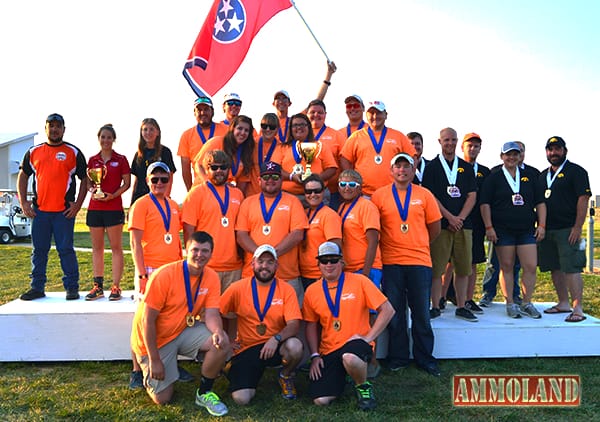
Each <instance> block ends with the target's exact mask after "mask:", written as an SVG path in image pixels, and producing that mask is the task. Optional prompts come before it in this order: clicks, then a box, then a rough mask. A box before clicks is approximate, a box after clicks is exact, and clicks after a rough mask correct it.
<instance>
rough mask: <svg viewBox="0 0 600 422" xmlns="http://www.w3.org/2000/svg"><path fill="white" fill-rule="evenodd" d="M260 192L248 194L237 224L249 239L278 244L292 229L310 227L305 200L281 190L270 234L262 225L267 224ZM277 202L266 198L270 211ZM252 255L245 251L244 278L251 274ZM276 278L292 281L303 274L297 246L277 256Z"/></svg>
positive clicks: (270, 224)
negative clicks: (303, 202) (303, 205)
mask: <svg viewBox="0 0 600 422" xmlns="http://www.w3.org/2000/svg"><path fill="white" fill-rule="evenodd" d="M260 197H261V194H258V195H252V196H249V197H247V198H246V199H245V200H244V202H242V206H241V207H240V212H239V214H238V218H237V220H236V224H235V230H236V231H245V232H248V233H249V235H250V238H251V239H252V240H254V242H255V243H256V244H257V245H259V246H260V245H262V244H265V243H268V244H269V245H272V246H273V247H276V246H277V245H278V244H279V242H281V241H282V240H283V239H284V238H285V237H286V236H287V235H288V234H289V233H290V232H292V231H294V230H305V229H306V228H308V220H307V218H306V214H305V213H304V208H303V207H302V203H301V202H300V200H299V199H298V198H296V197H295V196H294V195H290V194H289V193H286V192H281V200H280V201H279V204H277V207H276V209H275V210H274V211H273V216H272V218H271V221H270V222H269V224H268V226H269V227H270V233H269V234H264V233H263V226H264V225H266V223H265V220H264V218H263V214H262V210H261V206H260ZM274 201H275V198H268V197H267V198H265V205H266V209H267V211H268V210H269V209H270V207H271V205H272V204H273V202H274ZM251 261H252V254H251V253H249V252H245V257H244V270H243V272H242V274H243V276H244V277H249V276H251V275H252V268H251V265H250V263H251ZM278 264H279V265H278V267H277V277H278V278H281V279H282V280H291V279H294V278H297V277H299V276H300V268H299V265H298V245H296V246H294V247H293V248H292V249H291V250H289V251H288V252H286V253H285V254H283V255H281V256H280V257H278Z"/></svg>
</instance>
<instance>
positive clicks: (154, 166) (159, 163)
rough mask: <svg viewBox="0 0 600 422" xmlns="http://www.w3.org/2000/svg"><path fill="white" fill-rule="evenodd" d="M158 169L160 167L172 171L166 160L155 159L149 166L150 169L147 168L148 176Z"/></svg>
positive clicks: (168, 171) (165, 170) (166, 171)
mask: <svg viewBox="0 0 600 422" xmlns="http://www.w3.org/2000/svg"><path fill="white" fill-rule="evenodd" d="M156 169H160V170H162V171H164V172H165V173H171V170H169V166H167V165H166V164H165V163H164V162H162V161H155V162H153V163H152V164H150V165H149V166H148V170H146V176H150V175H151V174H152V173H154V171H155V170H156Z"/></svg>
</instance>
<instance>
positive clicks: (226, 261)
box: [182, 150, 244, 292]
mask: <svg viewBox="0 0 600 422" xmlns="http://www.w3.org/2000/svg"><path fill="white" fill-rule="evenodd" d="M230 168H231V160H230V159H229V157H228V156H227V154H225V152H223V151H221V150H212V151H208V152H207V153H206V157H205V159H204V169H205V171H206V175H207V177H208V180H207V181H206V183H204V184H202V185H198V186H196V187H195V188H194V189H192V190H191V191H190V192H189V193H188V194H187V196H186V198H185V200H184V201H183V205H182V220H183V239H184V241H186V242H187V240H188V239H189V237H190V235H191V234H192V233H193V232H195V231H205V232H207V233H208V234H210V235H211V236H212V237H213V239H218V241H217V244H216V246H215V251H214V253H213V256H212V258H211V259H210V261H209V262H208V266H209V267H210V268H212V269H213V270H215V271H216V272H217V274H218V275H219V279H220V280H221V292H223V291H225V289H227V287H229V285H230V284H231V283H232V282H234V281H237V280H239V279H240V278H242V258H241V256H240V254H239V253H237V243H236V241H235V220H236V218H237V215H238V212H239V210H240V205H241V204H242V201H243V199H244V195H243V194H242V191H240V190H239V189H238V188H236V187H234V186H230V185H228V184H227V179H228V177H229V169H230Z"/></svg>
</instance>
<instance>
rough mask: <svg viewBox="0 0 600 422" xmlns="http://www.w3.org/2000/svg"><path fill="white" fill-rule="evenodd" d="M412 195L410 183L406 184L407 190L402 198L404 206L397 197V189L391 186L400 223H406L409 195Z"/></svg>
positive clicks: (393, 185)
mask: <svg viewBox="0 0 600 422" xmlns="http://www.w3.org/2000/svg"><path fill="white" fill-rule="evenodd" d="M411 193H412V183H409V184H408V188H407V189H406V195H405V196H404V206H402V203H401V202H400V197H399V196H398V189H396V185H395V184H392V194H393V195H394V201H395V202H396V208H397V209H398V213H399V214H400V219H401V220H402V221H406V219H407V218H408V206H409V205H410V195H411Z"/></svg>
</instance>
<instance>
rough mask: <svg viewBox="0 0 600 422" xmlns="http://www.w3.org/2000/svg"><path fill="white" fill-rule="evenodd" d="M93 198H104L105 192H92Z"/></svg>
mask: <svg viewBox="0 0 600 422" xmlns="http://www.w3.org/2000/svg"><path fill="white" fill-rule="evenodd" d="M92 198H93V199H104V198H106V194H105V193H104V192H102V191H98V192H95V193H93V194H92Z"/></svg>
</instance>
